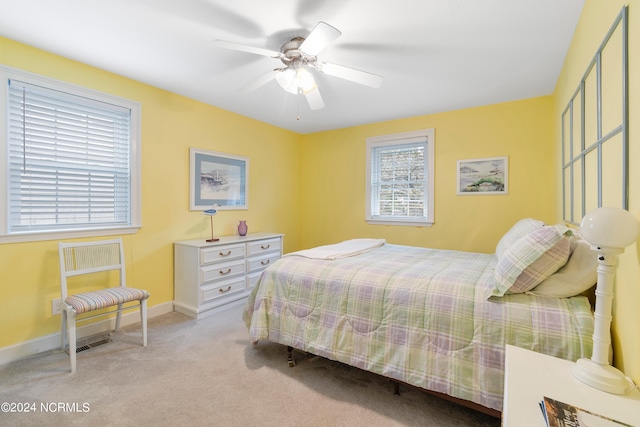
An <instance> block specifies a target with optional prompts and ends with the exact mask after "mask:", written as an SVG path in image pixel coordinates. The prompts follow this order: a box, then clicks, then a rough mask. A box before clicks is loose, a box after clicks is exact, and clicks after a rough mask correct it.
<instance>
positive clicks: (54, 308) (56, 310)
mask: <svg viewBox="0 0 640 427" xmlns="http://www.w3.org/2000/svg"><path fill="white" fill-rule="evenodd" d="M61 312H62V300H61V299H60V298H56V299H54V300H51V314H53V315H54V316H55V315H56V314H60V313H61Z"/></svg>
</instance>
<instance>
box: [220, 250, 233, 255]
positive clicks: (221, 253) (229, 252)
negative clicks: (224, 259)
mask: <svg viewBox="0 0 640 427" xmlns="http://www.w3.org/2000/svg"><path fill="white" fill-rule="evenodd" d="M218 255H220V256H229V255H231V250H228V251H227V253H224V252H218Z"/></svg>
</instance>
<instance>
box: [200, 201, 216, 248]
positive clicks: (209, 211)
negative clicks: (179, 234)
mask: <svg viewBox="0 0 640 427" xmlns="http://www.w3.org/2000/svg"><path fill="white" fill-rule="evenodd" d="M202 213H203V214H204V215H209V218H211V238H210V239H207V242H217V241H218V240H220V239H218V238H216V237H213V216H214V215H215V214H217V213H218V211H217V209H215V208H214V209H207V210H206V211H204V212H202Z"/></svg>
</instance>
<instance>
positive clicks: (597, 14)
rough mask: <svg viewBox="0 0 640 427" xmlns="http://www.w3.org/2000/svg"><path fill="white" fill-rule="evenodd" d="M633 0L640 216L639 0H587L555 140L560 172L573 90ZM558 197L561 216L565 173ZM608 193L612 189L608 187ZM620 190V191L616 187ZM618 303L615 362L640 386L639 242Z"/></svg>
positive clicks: (560, 96) (629, 255)
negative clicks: (565, 122)
mask: <svg viewBox="0 0 640 427" xmlns="http://www.w3.org/2000/svg"><path fill="white" fill-rule="evenodd" d="M625 4H628V5H629V10H628V17H629V118H630V120H629V146H630V147H629V156H630V157H629V159H630V160H629V164H630V187H629V194H630V197H629V211H630V212H632V213H633V214H634V215H636V216H638V215H639V214H640V197H638V196H639V194H640V193H639V192H640V168H639V167H638V165H639V164H640V163H639V160H638V159H639V156H640V133H639V132H640V122H639V121H638V120H637V117H638V114H640V84H639V83H640V77H639V74H638V73H640V52H638V46H640V0H631V1H629V0H627V1H622V0H587V1H586V3H585V6H584V9H583V11H582V15H581V17H580V21H579V23H578V27H577V28H576V32H575V34H574V37H573V41H572V43H571V47H570V49H569V53H568V55H567V57H566V58H565V64H564V67H563V69H562V73H561V75H560V78H559V79H558V83H557V85H556V91H555V93H554V102H555V106H554V110H555V112H554V119H555V126H556V130H555V140H556V155H557V157H556V167H555V171H556V173H559V170H560V164H561V160H560V150H561V145H562V140H561V130H560V129H561V127H560V126H561V121H560V115H561V113H562V110H563V109H564V108H565V107H566V105H567V103H568V102H569V100H570V98H571V96H572V95H573V93H574V91H575V90H576V89H577V88H578V84H579V83H580V79H581V78H582V76H583V74H584V72H585V71H586V68H587V66H588V64H589V62H590V61H591V59H592V58H593V56H594V54H595V52H596V50H597V49H598V47H599V46H600V44H601V43H602V40H603V38H604V36H605V35H606V34H607V32H608V31H609V28H610V27H611V25H612V24H613V21H614V19H615V18H616V16H617V15H618V13H619V12H620V10H621V9H622V7H623V5H625ZM557 179H558V181H557V182H558V186H557V193H556V194H557V198H558V204H557V208H558V211H557V212H556V218H557V219H558V220H560V219H561V218H562V213H561V211H560V209H561V204H560V203H559V201H560V197H561V188H560V185H561V184H560V175H558V178H557ZM603 191H605V192H606V191H607V188H606V187H605V188H604V189H603ZM616 191H617V190H616ZM613 304H614V306H613V315H614V319H613V324H612V336H613V337H612V341H613V348H614V365H616V367H618V368H619V369H621V370H622V371H623V372H624V373H625V374H626V375H629V376H631V377H632V378H633V379H634V381H635V382H636V384H640V329H639V326H640V310H638V307H639V305H640V253H639V252H638V250H637V246H636V244H634V245H632V246H630V247H628V248H627V249H626V251H625V253H624V255H622V256H621V257H620V265H619V269H618V275H617V279H616V287H615V298H614V303H613Z"/></svg>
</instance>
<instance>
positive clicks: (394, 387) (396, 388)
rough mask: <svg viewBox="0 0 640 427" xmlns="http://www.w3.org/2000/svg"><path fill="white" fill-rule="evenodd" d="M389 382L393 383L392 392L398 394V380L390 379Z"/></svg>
mask: <svg viewBox="0 0 640 427" xmlns="http://www.w3.org/2000/svg"><path fill="white" fill-rule="evenodd" d="M391 384H393V394H394V395H396V396H400V383H399V382H398V381H394V380H391Z"/></svg>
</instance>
